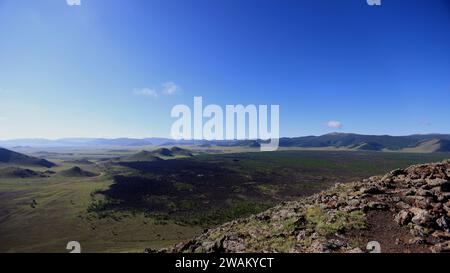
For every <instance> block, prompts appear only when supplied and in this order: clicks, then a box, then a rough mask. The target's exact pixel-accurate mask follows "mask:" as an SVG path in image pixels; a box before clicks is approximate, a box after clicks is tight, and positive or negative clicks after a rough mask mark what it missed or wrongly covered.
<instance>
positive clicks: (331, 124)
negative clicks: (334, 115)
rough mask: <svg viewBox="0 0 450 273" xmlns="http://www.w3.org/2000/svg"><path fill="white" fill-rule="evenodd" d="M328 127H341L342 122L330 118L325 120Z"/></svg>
mask: <svg viewBox="0 0 450 273" xmlns="http://www.w3.org/2000/svg"><path fill="white" fill-rule="evenodd" d="M327 126H328V128H331V129H342V126H343V125H342V122H340V121H336V120H330V121H328V122H327Z"/></svg>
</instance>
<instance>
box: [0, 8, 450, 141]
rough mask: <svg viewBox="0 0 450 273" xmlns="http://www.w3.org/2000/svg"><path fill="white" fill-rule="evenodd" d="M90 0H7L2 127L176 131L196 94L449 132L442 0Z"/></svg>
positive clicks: (365, 126)
mask: <svg viewBox="0 0 450 273" xmlns="http://www.w3.org/2000/svg"><path fill="white" fill-rule="evenodd" d="M81 1H82V2H81V4H82V5H81V6H69V5H67V3H66V0H0V139H10V138H37V137H46V138H61V137H146V136H162V137H167V136H169V134H170V127H171V125H172V123H173V121H174V119H172V118H171V117H170V110H171V108H172V107H173V106H174V105H176V104H180V103H183V104H188V105H192V104H193V97H194V96H202V97H203V100H204V103H205V104H210V103H214V104H219V105H222V106H225V105H226V104H244V105H246V104H279V105H280V130H281V132H280V133H281V135H282V136H301V135H311V134H314V135H319V134H325V133H329V132H333V131H343V132H355V133H364V134H391V135H406V134H415V133H431V132H434V133H450V122H449V116H450V115H449V114H450V107H449V101H450V3H449V2H448V1H446V0H416V1H414V0H409V1H405V0H382V6H381V7H372V6H368V5H367V4H366V1H365V0H341V1H337V0H314V1H312V0H311V1H301V0H292V1H289V0H281V1H280V0H278V1H275V0H274V1H269V0H214V1H212V0H176V1H175V0H81ZM329 121H337V122H340V123H341V124H342V128H340V129H339V128H330V127H328V126H327V123H328V122H329ZM335 124H336V123H335Z"/></svg>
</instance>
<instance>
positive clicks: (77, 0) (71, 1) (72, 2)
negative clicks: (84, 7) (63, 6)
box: [66, 0, 81, 6]
mask: <svg viewBox="0 0 450 273" xmlns="http://www.w3.org/2000/svg"><path fill="white" fill-rule="evenodd" d="M66 3H67V5H69V6H81V0H66Z"/></svg>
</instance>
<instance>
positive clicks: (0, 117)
mask: <svg viewBox="0 0 450 273" xmlns="http://www.w3.org/2000/svg"><path fill="white" fill-rule="evenodd" d="M7 119H8V118H7V117H2V116H0V122H2V121H6V120H7Z"/></svg>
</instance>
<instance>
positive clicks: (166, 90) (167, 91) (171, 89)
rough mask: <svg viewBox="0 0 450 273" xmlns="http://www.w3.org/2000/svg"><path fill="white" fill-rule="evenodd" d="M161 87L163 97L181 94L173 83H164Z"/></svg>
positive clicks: (179, 89)
mask: <svg viewBox="0 0 450 273" xmlns="http://www.w3.org/2000/svg"><path fill="white" fill-rule="evenodd" d="M162 86H163V90H162V93H163V94H164V95H168V96H171V95H176V94H179V93H180V92H181V88H180V87H179V86H178V85H177V84H175V83H174V82H166V83H164V84H163V85H162Z"/></svg>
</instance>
